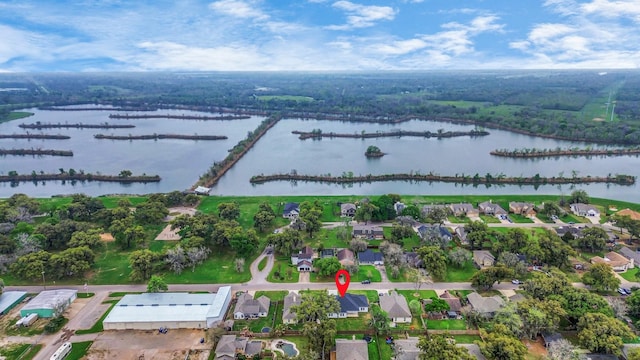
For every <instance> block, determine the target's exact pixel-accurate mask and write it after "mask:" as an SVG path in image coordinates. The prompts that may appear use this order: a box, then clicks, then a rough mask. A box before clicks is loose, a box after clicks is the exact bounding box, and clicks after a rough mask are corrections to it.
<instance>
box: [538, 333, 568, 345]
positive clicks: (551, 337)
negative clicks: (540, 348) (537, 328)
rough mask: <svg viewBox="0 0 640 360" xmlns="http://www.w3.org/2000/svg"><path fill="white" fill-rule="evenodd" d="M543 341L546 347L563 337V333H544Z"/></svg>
mask: <svg viewBox="0 0 640 360" xmlns="http://www.w3.org/2000/svg"><path fill="white" fill-rule="evenodd" d="M541 335H542V343H543V344H544V346H545V347H549V345H550V344H551V343H552V342H554V341H558V340H560V339H562V338H563V337H562V334H560V333H557V332H555V333H542V334H541Z"/></svg>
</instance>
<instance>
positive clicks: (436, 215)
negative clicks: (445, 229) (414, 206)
mask: <svg viewBox="0 0 640 360" xmlns="http://www.w3.org/2000/svg"><path fill="white" fill-rule="evenodd" d="M449 214H451V210H449V208H447V207H433V208H431V210H429V212H428V213H427V215H425V217H424V220H425V222H427V223H429V224H438V225H442V224H444V221H445V220H446V219H447V217H448V216H449Z"/></svg>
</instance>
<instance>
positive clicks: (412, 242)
mask: <svg viewBox="0 0 640 360" xmlns="http://www.w3.org/2000/svg"><path fill="white" fill-rule="evenodd" d="M382 231H383V233H384V238H385V239H391V227H389V226H385V227H383V228H382ZM381 242H382V241H381V240H372V241H370V242H369V243H370V244H371V245H380V243H381ZM420 242H421V239H420V236H418V234H416V233H414V234H413V235H411V237H410V238H407V239H403V243H402V248H403V249H405V250H409V251H410V250H413V248H414V247H420Z"/></svg>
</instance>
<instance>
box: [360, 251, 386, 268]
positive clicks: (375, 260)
mask: <svg viewBox="0 0 640 360" xmlns="http://www.w3.org/2000/svg"><path fill="white" fill-rule="evenodd" d="M358 263H360V265H384V259H383V258H382V254H381V253H379V252H374V251H373V250H371V249H367V250H365V251H362V252H359V253H358Z"/></svg>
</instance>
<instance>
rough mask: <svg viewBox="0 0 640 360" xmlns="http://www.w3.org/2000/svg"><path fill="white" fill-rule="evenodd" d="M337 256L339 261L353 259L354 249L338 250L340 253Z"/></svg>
mask: <svg viewBox="0 0 640 360" xmlns="http://www.w3.org/2000/svg"><path fill="white" fill-rule="evenodd" d="M336 257H337V258H338V261H342V260H353V259H354V257H353V251H351V250H349V249H341V250H338V253H337V254H336Z"/></svg>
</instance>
